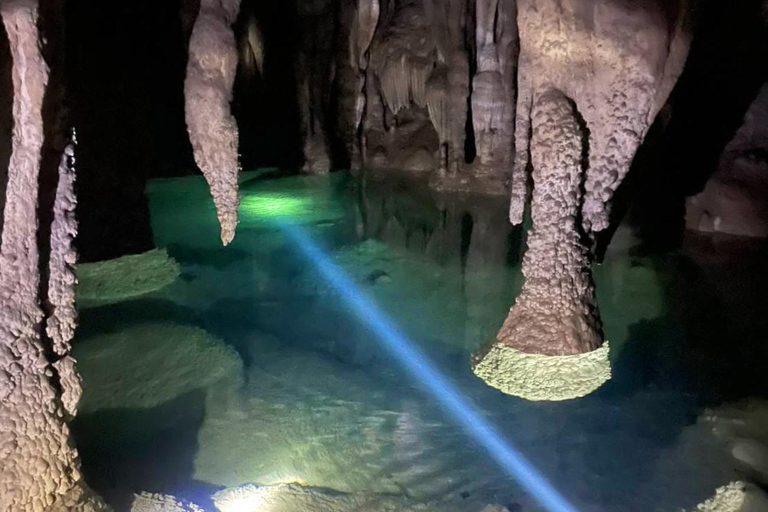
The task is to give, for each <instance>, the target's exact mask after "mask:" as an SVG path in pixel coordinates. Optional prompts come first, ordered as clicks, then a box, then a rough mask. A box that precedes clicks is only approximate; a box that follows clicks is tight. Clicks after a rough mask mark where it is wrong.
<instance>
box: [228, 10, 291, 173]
mask: <svg viewBox="0 0 768 512" xmlns="http://www.w3.org/2000/svg"><path fill="white" fill-rule="evenodd" d="M298 23H299V20H298V13H297V11H296V5H295V3H293V2H262V1H259V0H244V1H243V2H242V4H241V5H240V14H239V15H238V19H237V22H236V23H235V34H236V37H237V41H238V47H239V49H240V51H241V54H242V52H243V50H244V46H245V45H248V44H249V41H248V38H249V29H250V30H251V31H252V32H253V31H254V30H255V34H258V35H259V36H260V42H261V43H262V45H263V56H264V65H263V66H264V67H263V69H257V70H255V71H250V70H249V69H248V68H247V67H246V66H244V65H243V60H242V59H241V62H240V66H239V67H238V70H237V77H236V79H235V87H234V99H233V102H232V112H233V114H234V116H235V118H236V119H237V124H238V128H239V130H240V154H241V164H242V167H243V169H256V168H261V167H279V168H282V169H289V170H292V171H296V170H298V169H299V167H300V166H301V163H302V144H301V134H300V133H299V106H298V92H297V90H296V67H295V66H296V59H297V55H298V39H299V30H298ZM251 25H254V26H255V29H252V28H251Z"/></svg>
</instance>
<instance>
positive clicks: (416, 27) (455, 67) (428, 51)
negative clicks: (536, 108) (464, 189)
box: [338, 0, 469, 174]
mask: <svg viewBox="0 0 768 512" xmlns="http://www.w3.org/2000/svg"><path fill="white" fill-rule="evenodd" d="M466 9H467V6H466V2H465V1H464V0H450V1H442V2H436V1H434V0H388V1H385V2H379V0H372V1H369V0H362V1H360V2H359V4H358V6H357V9H356V11H355V15H354V16H353V17H352V24H351V29H350V30H349V48H350V49H349V60H350V62H351V68H352V72H350V71H349V70H348V69H347V70H344V69H342V71H343V72H342V73H340V75H339V80H338V82H339V88H340V89H339V90H340V93H341V96H342V101H341V109H340V111H341V112H340V116H341V120H340V123H339V125H340V126H341V127H342V129H346V130H348V131H351V137H350V135H349V134H347V135H346V136H345V137H344V138H345V139H346V140H352V141H353V142H351V143H348V146H350V147H351V148H352V151H351V155H352V162H353V165H358V166H359V165H364V166H368V167H377V168H393V169H405V170H411V171H427V172H431V171H435V170H437V169H439V170H440V171H441V173H443V174H446V173H452V174H453V173H456V172H457V171H458V169H459V168H460V166H461V165H462V164H463V161H464V141H465V133H466V132H465V125H466V116H467V98H468V95H469V63H468V57H467V53H466V50H465V47H464V35H465V27H466ZM369 46H370V50H369ZM352 95H353V96H354V97H355V100H354V110H353V109H352V108H350V107H351V103H352V101H351V99H350V96H352ZM358 155H359V156H358Z"/></svg>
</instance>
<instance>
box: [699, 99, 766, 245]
mask: <svg viewBox="0 0 768 512" xmlns="http://www.w3.org/2000/svg"><path fill="white" fill-rule="evenodd" d="M766 119H768V85H765V86H763V88H762V90H761V91H760V94H759V95H758V97H757V99H755V102H754V103H753V104H752V106H751V107H750V108H749V110H748V111H747V115H746V116H745V118H744V124H743V125H742V126H741V128H740V129H739V130H738V131H737V132H736V135H735V137H734V138H733V140H732V141H731V142H730V143H729V144H728V145H727V146H726V148H725V151H724V153H723V155H722V157H721V158H720V165H719V167H718V170H717V171H716V172H715V174H714V175H713V176H712V177H711V178H710V180H709V181H708V182H707V184H706V186H705V187H704V190H703V191H702V192H701V193H699V194H698V195H696V196H694V197H691V198H690V199H689V200H688V203H687V215H686V225H687V228H688V229H690V230H694V231H701V232H706V233H723V234H729V235H737V236H750V237H762V238H765V237H768V126H766V124H765V120H766Z"/></svg>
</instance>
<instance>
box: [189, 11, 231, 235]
mask: <svg viewBox="0 0 768 512" xmlns="http://www.w3.org/2000/svg"><path fill="white" fill-rule="evenodd" d="M239 9H240V0H202V1H201V2H200V11H199V13H198V16H197V20H196V21H195V25H194V28H193V29H192V36H191V38H190V41H189V61H188V63H187V78H186V81H185V83H184V98H185V103H186V107H185V113H186V120H187V131H188V132H189V139H190V142H191V143H192V150H193V153H194V157H195V162H196V163H197V165H198V167H200V170H201V171H202V172H203V175H204V176H205V179H206V180H207V181H208V184H209V185H210V187H211V195H213V202H214V204H215V205H216V211H217V214H218V217H219V223H220V224H221V241H222V243H223V244H224V245H227V244H229V243H230V242H231V241H232V239H233V238H234V236H235V228H236V227H237V209H238V205H239V202H240V199H239V197H238V184H237V176H238V173H239V171H240V166H239V163H238V133H237V123H236V121H235V118H234V117H233V116H232V114H231V112H230V106H229V104H230V101H232V86H233V85H234V81H235V72H236V70H237V58H238V57H237V45H236V42H235V36H234V34H233V32H232V28H231V25H232V23H234V21H235V19H236V18H237V13H238V11H239Z"/></svg>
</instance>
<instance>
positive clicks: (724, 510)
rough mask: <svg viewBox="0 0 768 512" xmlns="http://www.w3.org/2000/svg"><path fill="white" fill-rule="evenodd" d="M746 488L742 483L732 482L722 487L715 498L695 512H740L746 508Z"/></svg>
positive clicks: (697, 508)
mask: <svg viewBox="0 0 768 512" xmlns="http://www.w3.org/2000/svg"><path fill="white" fill-rule="evenodd" d="M745 498H746V488H745V486H744V484H743V483H742V482H732V483H730V484H728V485H724V486H723V487H720V488H719V489H718V490H717V492H716V493H715V495H714V497H712V498H710V499H708V500H707V501H705V502H704V503H702V504H701V505H699V506H698V507H696V511H695V512H740V511H741V510H742V507H743V506H744V500H745Z"/></svg>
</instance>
